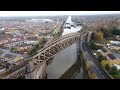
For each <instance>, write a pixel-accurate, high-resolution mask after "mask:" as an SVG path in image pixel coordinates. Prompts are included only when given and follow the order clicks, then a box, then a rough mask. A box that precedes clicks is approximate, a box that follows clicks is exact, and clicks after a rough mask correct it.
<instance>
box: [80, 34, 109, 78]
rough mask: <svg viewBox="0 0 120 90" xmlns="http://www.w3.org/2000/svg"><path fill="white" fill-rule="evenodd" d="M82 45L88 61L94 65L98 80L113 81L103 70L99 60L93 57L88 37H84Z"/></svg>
mask: <svg viewBox="0 0 120 90" xmlns="http://www.w3.org/2000/svg"><path fill="white" fill-rule="evenodd" d="M81 42H82V45H81V48H82V49H83V53H85V55H86V57H87V58H88V60H90V61H92V63H93V70H94V72H95V73H96V75H97V76H98V79H111V78H110V76H109V75H108V74H107V73H106V72H105V71H104V70H103V69H102V67H101V65H100V63H99V62H98V60H97V59H96V58H95V57H94V56H93V54H92V52H91V51H90V50H89V48H88V44H87V40H86V35H83V36H82V41H81Z"/></svg>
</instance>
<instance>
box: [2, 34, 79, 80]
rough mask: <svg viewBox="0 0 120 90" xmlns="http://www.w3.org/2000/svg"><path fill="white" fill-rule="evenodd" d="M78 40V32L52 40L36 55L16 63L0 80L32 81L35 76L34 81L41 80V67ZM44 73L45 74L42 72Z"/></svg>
mask: <svg viewBox="0 0 120 90" xmlns="http://www.w3.org/2000/svg"><path fill="white" fill-rule="evenodd" d="M79 40H80V33H79V32H76V33H70V34H67V35H64V36H60V37H58V38H56V39H53V40H52V41H51V42H49V43H48V44H47V45H45V46H44V47H43V48H42V49H40V50H38V51H37V54H36V55H34V56H32V57H31V58H29V59H27V60H21V61H19V62H17V63H16V64H19V65H17V66H16V67H15V68H14V69H13V70H10V71H8V72H6V73H5V74H2V75H0V78H2V79H18V78H19V77H21V76H25V77H26V78H28V79H32V76H35V79H42V78H43V76H44V75H43V74H42V73H43V72H42V69H41V67H42V66H43V65H46V62H47V61H48V60H50V59H51V58H53V57H54V56H55V55H56V54H57V53H58V52H60V51H61V50H63V49H65V48H67V47H69V46H71V45H72V44H74V43H77V42H78V41H79ZM45 67H46V66H45ZM45 67H44V69H45ZM44 73H46V72H45V71H44Z"/></svg>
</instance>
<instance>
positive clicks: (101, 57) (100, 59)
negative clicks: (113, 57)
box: [98, 54, 105, 62]
mask: <svg viewBox="0 0 120 90" xmlns="http://www.w3.org/2000/svg"><path fill="white" fill-rule="evenodd" d="M104 59H105V58H104V56H103V55H102V54H100V55H99V56H98V61H99V62H101V61H102V60H104Z"/></svg>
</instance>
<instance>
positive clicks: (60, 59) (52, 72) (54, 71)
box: [46, 26, 82, 79]
mask: <svg viewBox="0 0 120 90" xmlns="http://www.w3.org/2000/svg"><path fill="white" fill-rule="evenodd" d="M81 28H82V26H77V27H76V28H73V27H72V28H71V29H64V31H63V34H62V35H66V34H69V33H73V32H77V31H79V30H81ZM76 60H77V45H76V43H75V44H73V45H71V46H70V47H67V48H66V49H64V50H62V51H61V52H59V53H57V54H56V56H55V57H54V58H53V60H52V61H51V63H49V64H48V66H47V70H46V71H47V78H48V79H59V78H60V77H61V76H62V75H63V74H64V73H65V72H66V71H67V70H68V69H69V68H70V67H71V66H72V65H73V64H74V63H75V62H76Z"/></svg>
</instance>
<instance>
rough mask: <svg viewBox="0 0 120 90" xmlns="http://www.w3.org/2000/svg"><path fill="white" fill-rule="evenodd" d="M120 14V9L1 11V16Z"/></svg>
mask: <svg viewBox="0 0 120 90" xmlns="http://www.w3.org/2000/svg"><path fill="white" fill-rule="evenodd" d="M98 14H120V11H0V16H52V15H98Z"/></svg>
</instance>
